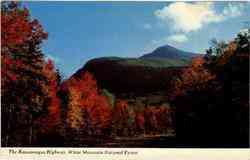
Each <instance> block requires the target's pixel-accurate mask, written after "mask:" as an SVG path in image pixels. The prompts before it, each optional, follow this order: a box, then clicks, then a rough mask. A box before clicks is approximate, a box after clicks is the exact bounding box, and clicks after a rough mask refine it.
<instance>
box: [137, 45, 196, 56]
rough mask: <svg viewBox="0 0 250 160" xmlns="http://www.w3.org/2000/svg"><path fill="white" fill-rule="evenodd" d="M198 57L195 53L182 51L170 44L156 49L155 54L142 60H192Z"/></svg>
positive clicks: (149, 54) (152, 53) (150, 54)
mask: <svg viewBox="0 0 250 160" xmlns="http://www.w3.org/2000/svg"><path fill="white" fill-rule="evenodd" d="M195 56H197V54H195V53H191V52H186V51H182V50H180V49H177V48H175V47H173V46H170V45H168V44H166V45H164V46H161V47H158V48H156V49H155V50H154V51H153V52H151V53H148V54H144V55H143V56H141V57H140V58H142V59H158V58H168V59H191V58H193V57H195Z"/></svg>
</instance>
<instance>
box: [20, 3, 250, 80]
mask: <svg viewBox="0 0 250 160" xmlns="http://www.w3.org/2000/svg"><path fill="white" fill-rule="evenodd" d="M24 5H25V6H26V7H28V8H29V9H30V12H31V15H32V17H34V18H37V19H38V20H39V21H40V22H41V24H42V25H43V27H44V29H45V30H46V31H47V32H48V33H49V38H48V40H47V41H46V42H45V43H44V44H43V45H42V49H43V52H44V54H45V55H46V56H47V57H50V58H52V59H53V60H54V61H55V63H56V66H57V67H58V68H59V69H60V71H61V72H62V73H63V75H64V76H65V77H69V76H70V75H71V74H73V73H74V72H75V71H77V70H78V69H79V68H81V67H82V66H83V65H84V64H85V63H86V62H87V61H88V60H90V59H91V58H96V57H103V56H120V57H138V56H141V55H143V54H145V53H148V52H151V51H152V50H154V49H155V48H157V47H159V46H161V45H164V44H170V45H172V46H174V47H177V48H180V49H183V50H186V51H192V52H196V53H203V52H204V50H205V49H206V48H208V46H209V40H211V39H212V38H214V37H215V38H217V39H219V40H230V39H232V38H233V37H235V34H236V33H237V32H239V31H240V30H241V29H242V28H243V27H244V24H243V22H244V21H249V20H250V3H249V2H248V3H246V2H234V3H227V2H194V3H187V2H24Z"/></svg>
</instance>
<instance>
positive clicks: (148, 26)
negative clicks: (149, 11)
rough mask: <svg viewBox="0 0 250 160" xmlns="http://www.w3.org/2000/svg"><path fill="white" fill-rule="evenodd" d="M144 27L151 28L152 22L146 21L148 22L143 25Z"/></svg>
mask: <svg viewBox="0 0 250 160" xmlns="http://www.w3.org/2000/svg"><path fill="white" fill-rule="evenodd" d="M143 28H144V29H151V28H152V26H151V24H148V23H146V24H144V25H143Z"/></svg>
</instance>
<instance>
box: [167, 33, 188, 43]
mask: <svg viewBox="0 0 250 160" xmlns="http://www.w3.org/2000/svg"><path fill="white" fill-rule="evenodd" d="M187 40H188V38H187V36H186V35H185V34H174V35H171V36H169V37H167V41H168V42H170V43H172V42H176V43H183V42H186V41H187Z"/></svg>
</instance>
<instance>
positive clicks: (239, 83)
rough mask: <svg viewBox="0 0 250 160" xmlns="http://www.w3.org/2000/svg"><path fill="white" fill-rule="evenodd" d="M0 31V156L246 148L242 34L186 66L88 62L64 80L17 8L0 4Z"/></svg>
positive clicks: (248, 40) (246, 39)
mask: <svg viewBox="0 0 250 160" xmlns="http://www.w3.org/2000/svg"><path fill="white" fill-rule="evenodd" d="M1 29H2V30H1V145H2V146H3V147H37V146H41V147H175V148H176V147H217V148H218V147H219V148H220V147H249V59H250V58H249V56H250V28H249V29H245V30H244V31H239V33H238V35H237V36H236V37H234V38H233V39H231V40H230V41H228V42H226V41H218V40H216V39H214V40H212V41H211V45H210V47H209V48H207V49H206V54H199V55H197V56H193V57H191V58H190V61H189V60H187V61H185V62H184V61H183V62H181V63H183V64H184V63H185V64H187V65H181V66H178V65H176V66H174V65H173V66H167V67H166V66H164V67H155V66H152V65H151V66H150V65H147V64H146V63H144V62H146V61H147V63H149V62H150V63H151V62H153V61H150V60H148V59H146V60H145V59H139V60H138V59H136V60H134V59H128V60H124V59H116V58H113V59H112V58H110V59H99V60H98V59H97V60H93V61H90V62H88V63H87V64H86V65H85V66H84V67H83V68H81V69H79V70H78V71H77V72H76V73H75V74H73V75H72V76H71V77H69V78H67V79H66V78H63V77H62V75H61V73H60V71H59V69H57V68H56V67H55V64H54V62H53V60H52V59H47V58H45V55H44V54H43V52H42V49H41V45H42V43H44V41H45V40H46V39H48V38H49V33H47V32H46V28H43V26H42V24H41V23H40V22H39V20H37V19H34V18H31V15H30V12H29V10H28V9H27V8H25V7H24V6H22V4H20V3H16V2H3V3H2V5H1ZM141 62H143V65H140V64H139V63H141ZM159 62H160V61H157V63H158V64H159ZM161 63H165V62H163V61H161ZM169 63H170V62H169ZM171 63H172V61H171ZM173 63H174V64H176V63H177V62H176V61H174V62H173ZM178 63H179V62H178ZM138 64H139V65H138Z"/></svg>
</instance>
